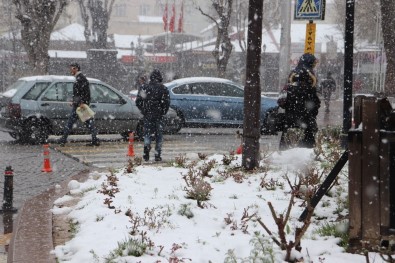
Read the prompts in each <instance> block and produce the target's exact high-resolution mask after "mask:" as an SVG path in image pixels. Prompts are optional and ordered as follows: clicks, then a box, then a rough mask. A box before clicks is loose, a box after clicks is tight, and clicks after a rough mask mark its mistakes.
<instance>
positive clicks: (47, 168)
mask: <svg viewBox="0 0 395 263" xmlns="http://www.w3.org/2000/svg"><path fill="white" fill-rule="evenodd" d="M43 146H44V167H43V169H41V172H52V168H51V163H50V161H49V145H48V144H44V145H43Z"/></svg>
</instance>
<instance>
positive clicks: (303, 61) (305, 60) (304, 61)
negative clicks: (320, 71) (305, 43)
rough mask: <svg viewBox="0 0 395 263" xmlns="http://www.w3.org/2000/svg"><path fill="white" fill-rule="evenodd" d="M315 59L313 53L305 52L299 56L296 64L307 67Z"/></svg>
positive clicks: (311, 65)
mask: <svg viewBox="0 0 395 263" xmlns="http://www.w3.org/2000/svg"><path fill="white" fill-rule="evenodd" d="M316 60H317V58H316V57H315V56H314V55H313V54H309V53H305V54H303V55H302V56H301V57H300V59H299V63H298V66H302V65H303V66H305V67H307V68H312V67H313V64H314V62H315V61H316Z"/></svg>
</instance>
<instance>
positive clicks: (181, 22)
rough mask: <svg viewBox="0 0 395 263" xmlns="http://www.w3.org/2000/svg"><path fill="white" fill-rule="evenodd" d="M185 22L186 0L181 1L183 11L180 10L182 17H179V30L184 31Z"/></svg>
mask: <svg viewBox="0 0 395 263" xmlns="http://www.w3.org/2000/svg"><path fill="white" fill-rule="evenodd" d="M183 23H184V1H182V3H181V12H180V18H178V32H179V33H182V31H183V27H184V25H183Z"/></svg>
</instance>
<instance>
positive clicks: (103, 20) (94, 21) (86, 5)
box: [78, 0, 115, 49]
mask: <svg viewBox="0 0 395 263" xmlns="http://www.w3.org/2000/svg"><path fill="white" fill-rule="evenodd" d="M114 2H115V0H106V1H104V3H103V1H102V0H78V4H79V6H80V11H81V17H82V21H83V22H84V36H85V43H86V46H87V49H91V48H95V49H106V48H107V29H108V23H109V19H110V16H111V12H112V7H113V5H114ZM89 21H91V23H89Z"/></svg>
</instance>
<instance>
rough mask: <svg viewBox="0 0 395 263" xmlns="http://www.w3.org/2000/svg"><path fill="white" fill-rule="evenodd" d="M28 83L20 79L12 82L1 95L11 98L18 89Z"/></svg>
mask: <svg viewBox="0 0 395 263" xmlns="http://www.w3.org/2000/svg"><path fill="white" fill-rule="evenodd" d="M25 84H26V81H24V80H18V81H16V82H14V83H12V85H11V86H9V87H8V88H7V89H6V91H5V92H3V93H2V94H1V95H3V96H4V97H8V98H11V97H13V96H14V95H15V93H16V92H17V91H18V89H19V88H20V87H23V86H24V85H25Z"/></svg>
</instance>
